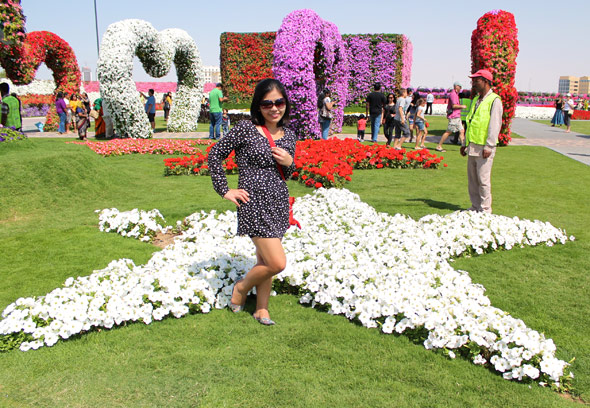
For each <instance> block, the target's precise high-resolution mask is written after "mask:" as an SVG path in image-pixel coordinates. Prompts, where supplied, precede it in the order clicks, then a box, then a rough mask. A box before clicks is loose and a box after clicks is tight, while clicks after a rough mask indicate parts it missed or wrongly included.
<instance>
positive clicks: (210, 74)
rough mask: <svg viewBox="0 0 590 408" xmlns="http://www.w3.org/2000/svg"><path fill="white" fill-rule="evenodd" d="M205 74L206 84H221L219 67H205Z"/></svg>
mask: <svg viewBox="0 0 590 408" xmlns="http://www.w3.org/2000/svg"><path fill="white" fill-rule="evenodd" d="M203 74H204V79H205V83H208V82H212V83H217V82H221V72H220V71H219V67H214V66H204V67H203Z"/></svg>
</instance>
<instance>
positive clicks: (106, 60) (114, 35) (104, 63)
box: [98, 19, 203, 138]
mask: <svg viewBox="0 0 590 408" xmlns="http://www.w3.org/2000/svg"><path fill="white" fill-rule="evenodd" d="M134 55H136V56H137V57H138V58H139V60H140V61H141V63H142V64H143V67H144V68H145V70H146V72H147V73H148V74H149V75H151V76H153V77H156V78H160V77H162V76H164V75H166V74H167V73H168V72H169V71H170V68H171V65H172V62H174V65H175V66H176V75H177V77H178V89H177V94H176V97H175V99H174V104H172V109H171V110H170V118H169V120H168V130H170V131H173V132H190V131H196V129H197V119H198V118H199V113H200V107H201V97H202V91H201V90H202V89H203V73H202V71H203V68H202V64H201V57H200V55H199V50H198V48H197V46H196V44H195V42H194V40H193V39H192V38H191V37H190V36H189V35H188V33H187V32H186V31H184V30H180V29H167V30H164V31H162V32H160V33H158V32H157V31H156V29H155V28H154V27H153V26H152V25H151V24H150V23H148V22H147V21H143V20H134V19H131V20H123V21H119V22H117V23H113V24H111V25H110V26H109V27H108V29H107V31H106V33H105V34H104V37H103V40H102V46H101V50H100V56H99V61H98V79H99V82H100V92H101V96H102V98H103V103H105V104H106V107H107V109H108V110H109V112H110V113H111V116H112V118H113V122H114V127H115V132H116V133H118V134H119V135H121V136H128V137H133V138H149V137H151V136H152V129H151V127H150V125H149V122H148V119H147V116H146V114H145V113H144V109H143V106H142V105H141V102H140V100H139V97H138V94H137V90H136V89H135V82H134V81H133V56H134Z"/></svg>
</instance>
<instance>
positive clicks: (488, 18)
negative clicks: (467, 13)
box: [471, 10, 518, 146]
mask: <svg viewBox="0 0 590 408" xmlns="http://www.w3.org/2000/svg"><path fill="white" fill-rule="evenodd" d="M517 34H518V29H517V28H516V23H515V22H514V15H513V14H512V13H509V12H507V11H503V10H494V11H490V12H489V13H486V14H484V15H483V16H482V17H481V18H480V19H479V20H478V21H477V28H476V29H475V30H473V34H472V35H471V70H472V72H476V71H477V70H480V69H487V70H489V71H490V72H491V73H492V75H493V77H494V81H493V83H492V88H493V90H494V92H496V93H497V94H498V95H500V98H501V99H502V105H503V106H504V114H503V115H502V129H501V130H500V135H499V136H498V144H499V145H500V146H506V145H507V144H508V143H510V140H512V138H511V137H510V124H511V123H512V118H513V117H514V112H515V110H516V101H517V100H518V92H517V91H516V88H514V74H515V72H516V56H517V55H518V39H517Z"/></svg>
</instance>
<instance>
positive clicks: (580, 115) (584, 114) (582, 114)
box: [572, 110, 590, 120]
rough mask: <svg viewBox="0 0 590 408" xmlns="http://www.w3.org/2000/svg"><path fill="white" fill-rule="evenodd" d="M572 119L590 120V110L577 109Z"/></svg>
mask: <svg viewBox="0 0 590 408" xmlns="http://www.w3.org/2000/svg"><path fill="white" fill-rule="evenodd" d="M572 119H581V120H590V111H582V110H575V111H574V114H573V115H572Z"/></svg>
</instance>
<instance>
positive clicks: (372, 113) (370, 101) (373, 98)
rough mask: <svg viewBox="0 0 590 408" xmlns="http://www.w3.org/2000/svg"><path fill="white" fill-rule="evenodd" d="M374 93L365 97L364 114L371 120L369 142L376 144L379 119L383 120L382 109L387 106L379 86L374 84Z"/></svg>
mask: <svg viewBox="0 0 590 408" xmlns="http://www.w3.org/2000/svg"><path fill="white" fill-rule="evenodd" d="M373 89H374V91H373V92H371V93H370V94H369V96H367V107H366V114H367V116H368V117H369V118H370V120H371V141H372V142H373V143H377V136H378V135H379V128H380V127H381V119H382V118H383V107H384V106H385V105H386V104H387V101H386V100H385V95H383V93H382V92H380V90H381V84H380V83H378V82H377V83H376V84H375V85H374V86H373Z"/></svg>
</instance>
